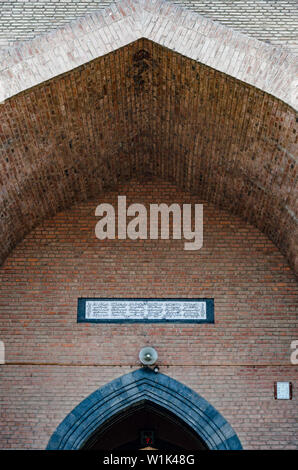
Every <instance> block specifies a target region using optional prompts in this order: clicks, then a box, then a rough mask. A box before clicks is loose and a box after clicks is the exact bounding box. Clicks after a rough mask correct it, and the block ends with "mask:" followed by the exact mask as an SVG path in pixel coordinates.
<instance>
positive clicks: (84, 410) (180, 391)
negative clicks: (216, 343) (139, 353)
mask: <svg viewBox="0 0 298 470" xmlns="http://www.w3.org/2000/svg"><path fill="white" fill-rule="evenodd" d="M144 400H147V401H150V402H152V403H155V404H157V405H159V406H161V407H163V408H165V409H166V410H168V411H171V412H172V413H173V414H174V415H176V416H177V417H179V418H180V419H181V420H182V421H183V422H185V423H186V424H188V425H189V426H190V427H191V429H193V430H194V431H195V432H196V433H197V434H198V435H199V436H200V437H201V438H202V439H203V440H204V442H205V443H206V445H207V446H208V448H209V449H213V450H216V449H218V450H240V449H242V446H241V443H240V441H239V438H238V437H237V435H236V433H235V431H234V430H233V429H232V427H231V426H230V424H229V423H228V422H227V421H226V420H225V418H224V417H223V416H222V415H221V414H220V413H219V412H218V411H217V410H216V409H215V408H213V406H211V405H210V404H209V403H208V402H207V401H206V400H205V399H204V398H202V397H201V396H200V395H198V394H197V393H196V392H194V391H193V390H191V389H190V388H188V387H186V386H185V385H183V384H182V383H180V382H177V381H176V380H174V379H172V378H171V377H168V376H166V375H164V374H160V373H158V374H155V373H154V372H153V371H151V370H149V369H139V370H136V371H134V372H132V373H129V374H126V375H124V376H122V377H120V378H118V379H115V380H113V381H112V382H110V383H109V384H107V385H105V386H104V387H102V388H100V389H98V390H96V391H95V392H94V393H92V394H91V395H90V396H89V397H87V398H86V399H85V400H84V401H82V402H81V403H80V404H79V405H78V406H77V407H76V408H74V410H72V411H71V412H70V413H69V414H68V416H67V417H66V418H65V419H64V420H63V421H62V423H61V424H60V425H59V426H58V427H57V429H56V431H55V432H54V433H53V435H52V436H51V438H50V440H49V443H48V446H47V449H48V450H62V449H63V450H76V449H80V448H81V447H82V446H83V445H84V443H85V442H86V441H87V440H88V439H89V438H90V437H91V436H92V434H94V432H96V430H98V428H99V427H100V426H101V425H103V424H104V423H105V421H106V420H108V419H109V418H111V417H112V416H113V415H115V414H117V413H120V412H121V410H125V409H126V408H128V407H129V406H131V405H133V404H136V403H138V402H139V401H144Z"/></svg>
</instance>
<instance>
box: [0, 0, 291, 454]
mask: <svg viewBox="0 0 298 470" xmlns="http://www.w3.org/2000/svg"><path fill="white" fill-rule="evenodd" d="M21 3H22V4H23V5H22V7H23V6H24V10H22V9H20V8H18V7H19V6H20V5H21ZM25 3H26V5H25ZM190 3H191V7H192V8H195V9H199V10H198V11H200V12H201V13H203V14H205V13H206V15H207V13H208V15H207V16H200V15H198V14H197V13H194V12H193V11H190V12H189V11H187V10H185V9H181V8H180V7H179V6H177V5H176V4H175V5H170V4H169V3H168V2H164V1H162V0H156V1H151V0H150V1H149V0H122V1H121V2H117V4H113V5H110V6H109V8H108V9H107V10H105V11H104V12H92V11H91V10H92V8H93V4H95V2H71V4H70V2H67V1H65V2H62V1H61V2H55V1H53V2H1V13H2V18H3V12H6V13H9V11H13V12H14V13H13V14H12V15H11V19H12V23H9V21H7V24H8V28H7V31H6V38H7V40H8V41H11V39H9V38H10V37H11V36H10V34H11V30H12V28H13V26H12V24H13V21H14V19H13V18H15V17H16V12H17V11H19V12H20V15H22V18H23V19H22V20H21V19H20V22H19V23H18V24H19V26H18V27H17V28H15V33H16V34H15V36H14V39H18V38H19V39H23V38H24V39H25V38H27V39H29V40H28V41H25V42H24V43H23V44H20V45H18V46H17V47H13V48H9V49H6V48H4V49H3V50H2V53H1V60H0V101H1V103H0V263H1V265H2V266H1V269H0V339H1V340H2V341H4V343H5V347H6V364H4V365H1V366H0V375H1V380H0V448H7V449H9V448H20V449H44V448H45V447H46V445H47V443H48V440H49V438H50V436H51V435H52V433H53V432H54V430H55V429H56V427H57V425H58V424H59V423H60V422H61V421H62V420H63V419H64V418H65V416H66V415H67V413H69V412H70V411H71V410H72V409H73V408H74V407H75V406H76V405H78V403H80V401H81V400H83V399H84V398H86V396H88V395H89V394H90V393H92V392H93V391H94V390H95V389H97V388H99V387H100V386H103V385H104V384H106V383H107V382H109V381H110V380H112V379H114V378H116V377H119V376H121V375H123V374H125V373H128V372H131V371H133V370H135V369H137V368H138V367H139V364H138V353H139V350H140V348H141V347H142V346H145V345H151V346H153V347H155V348H156V349H157V350H158V353H159V358H160V367H161V371H162V372H163V373H164V374H166V375H169V376H171V377H173V378H175V379H177V380H179V381H181V382H183V383H185V384H186V385H187V386H189V387H191V388H192V389H193V390H194V391H196V392H198V393H199V394H200V395H202V396H203V397H204V398H205V399H206V400H208V401H209V402H210V403H211V404H212V405H213V406H214V407H215V408H217V409H218V411H219V412H220V413H221V414H222V415H223V416H224V417H225V419H226V420H227V421H228V422H229V423H230V424H231V426H232V427H233V428H234V429H235V431H236V433H237V435H238V437H239V438H240V440H241V443H242V445H243V447H244V448H246V449H268V448H278V449H286V448H287V449H292V448H297V438H296V437H295V436H297V422H298V420H297V409H298V408H297V390H296V389H297V378H298V377H297V374H298V371H297V367H296V366H293V365H292V364H291V363H290V353H291V350H290V344H291V341H293V340H295V339H297V334H298V331H297V278H296V277H295V273H296V274H297V272H298V250H297V246H298V241H297V237H298V231H297V215H298V214H297V199H298V198H297V158H296V152H297V117H296V113H295V110H294V107H295V105H296V103H297V97H296V94H295V86H296V85H295V83H296V82H297V80H296V78H297V75H296V72H295V71H296V70H297V60H296V58H295V56H294V55H293V54H292V53H291V52H289V51H288V49H283V48H279V47H277V46H275V44H277V42H276V41H277V39H278V41H279V43H280V44H286V46H287V47H289V48H290V49H291V50H292V49H293V47H292V46H293V43H292V39H290V38H289V36H286V34H288V35H289V34H290V33H291V27H290V26H289V24H288V23H287V21H288V20H286V18H291V21H293V22H294V18H295V17H294V13H293V10H294V8H292V5H293V3H294V2H291V1H280V2H276V1H272V2H269V1H261V0H259V1H256V2H250V1H248V2H240V1H239V2H228V1H222V2H211V3H209V4H208V5H207V2H203V1H202V2H189V4H190ZM252 3H253V5H252ZM96 4H97V6H102V5H103V4H101V3H98V2H96ZM216 5H218V9H217V8H216ZM42 6H44V9H43V10H42V11H43V18H44V22H43V23H40V28H41V29H40V30H38V31H37V29H36V28H35V26H34V21H35V20H34V15H31V17H32V22H29V23H30V25H31V26H30V27H29V23H26V18H28V16H26V14H25V13H24V11H25V12H26V11H28V14H29V12H30V11H31V12H32V11H34V13H36V12H37V11H40V10H41V8H37V7H42ZM49 6H51V8H52V10H51V12H50V10H49ZM70 6H72V7H73V8H75V9H74V10H66V9H67V8H70ZM85 6H86V9H88V12H90V11H91V13H90V14H89V15H88V16H87V17H84V18H82V19H79V20H78V19H76V21H74V22H73V23H71V24H69V19H70V17H73V18H74V19H75V18H77V17H78V16H79V17H80V16H81V15H83V14H85V13H84V12H83V7H85ZM228 6H230V9H229V12H230V13H229V14H228V13H226V11H227V10H226V9H227V8H228ZM9 8H12V10H9ZM32 8H33V9H34V10H32ZM60 8H61V10H60ZM252 8H254V11H255V12H257V11H258V12H260V15H262V17H263V20H262V25H263V26H262V28H260V29H258V31H255V33H256V34H255V33H254V27H255V25H257V24H258V23H257V21H258V20H257V18H259V17H258V16H257V14H256V16H255V18H256V19H255V23H253V22H250V21H249V25H248V19H249V18H250V16H249V13H248V12H250V11H252ZM30 9H31V10H30ZM264 9H266V11H270V12H271V13H270V15H269V16H270V18H271V20H270V21H271V23H269V22H268V25H269V24H270V31H269V26H268V28H267V29H268V30H267V29H266V27H265V20H266V15H265V14H264V11H265V10H264ZM207 10H208V12H207ZM240 10H241V12H242V13H243V14H242V17H241V22H240V23H237V21H238V20H237V18H239V17H238V16H237V14H236V13H237V12H239V11H240ZM288 10H290V11H288ZM86 11H87V10H86ZM60 12H62V13H61V15H60ZM65 12H67V14H66V13H65ZM204 12H205V13H204ZM233 12H235V14H234V13H233ZM277 12H278V13H277ZM6 13H5V15H4V17H5V18H7V16H6ZM64 13H65V14H64ZM68 13H69V15H68ZM279 14H280V15H281V16H282V17H283V19H284V22H282V23H280V25H279V26H278V28H277V27H276V28H274V27H272V24H274V21H275V19H276V21H277V18H279V16H278V15H279ZM59 15H60V16H59ZM222 15H224V18H225V19H226V21H223V17H222ZM269 16H268V18H269ZM209 17H211V18H213V19H218V20H219V21H220V20H221V23H225V24H228V26H231V24H230V23H231V22H232V23H233V24H234V25H237V24H238V26H239V28H238V26H237V28H236V27H235V28H236V29H237V30H238V31H236V32H235V31H232V30H230V29H227V28H225V27H224V26H222V25H221V24H219V23H214V22H212V21H210V20H209V19H208V18H209ZM19 18H21V16H19ZM49 18H51V19H52V20H53V22H52V23H51V27H49ZM66 20H67V24H66V23H64V21H66ZM228 20H229V22H230V23H228ZM5 21H6V20H5ZM245 21H246V23H245ZM14 24H15V23H14ZM233 24H232V26H233ZM245 24H246V25H247V27H248V26H249V28H250V30H249V31H248V32H249V33H250V34H251V35H252V36H254V38H249V37H247V36H244V35H243V34H241V33H240V32H239V31H242V32H243V31H244V32H247V31H246V30H245ZM291 24H293V23H291ZM21 25H23V26H22V28H23V27H24V28H23V29H21ZM58 26H59V27H60V26H63V28H62V29H57V27H58ZM52 27H53V28H52ZM29 29H31V31H30V34H29V35H28V33H29ZM49 29H53V31H52V32H51V33H50V34H46V35H44V36H41V37H39V36H38V37H35V36H36V34H37V32H47V31H48V30H49ZM277 30H279V34H280V35H279V37H278V38H276V37H275V31H277ZM285 31H287V33H285ZM23 33H24V34H23ZM267 33H268V35H267ZM269 36H270V39H268V38H269ZM2 37H3V36H2ZM291 38H292V36H291ZM258 39H261V40H270V41H271V42H272V43H273V44H274V46H273V45H272V44H271V45H270V44H265V43H263V42H260V41H258ZM8 45H11V43H9V44H8ZM3 46H4V45H3ZM295 80H296V81H295ZM118 194H119V195H127V197H128V203H131V202H140V203H144V204H146V205H147V206H148V204H149V203H162V202H164V203H167V204H171V203H173V202H177V203H180V204H183V203H187V202H188V203H193V204H194V203H199V202H202V203H203V204H204V245H203V248H202V249H201V250H199V251H197V252H188V251H185V250H184V249H183V244H184V241H183V240H152V241H150V240H135V241H132V240H129V239H128V240H105V241H99V240H98V239H97V238H96V237H95V232H94V229H95V224H96V222H97V219H96V218H95V208H96V206H97V204H99V203H101V202H109V203H112V204H113V205H115V204H116V199H117V195H118ZM100 296H104V297H135V296H136V297H148V296H149V297H150V296H151V297H173V298H174V297H207V298H208V297H211V298H214V300H215V324H204V325H191V326H190V325H181V324H180V325H179V324H166V325H160V324H151V325H150V324H142V325H141V324H139V325H137V326H136V325H115V324H114V325H113V324H109V325H108V324H105V325H99V324H83V323H80V324H78V323H77V322H76V314H77V310H76V309H77V299H78V297H100ZM287 380H288V381H291V382H292V383H293V400H275V399H274V395H273V384H274V381H287ZM295 427H296V428H295Z"/></svg>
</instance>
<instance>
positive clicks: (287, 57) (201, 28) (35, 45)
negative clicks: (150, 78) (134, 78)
mask: <svg viewBox="0 0 298 470" xmlns="http://www.w3.org/2000/svg"><path fill="white" fill-rule="evenodd" d="M140 38H146V39H150V40H152V41H154V42H156V43H158V44H160V45H162V46H164V47H167V48H169V49H171V50H174V51H176V52H179V53H180V54H183V55H184V56H186V57H188V58H190V59H193V60H196V61H197V62H200V63H203V64H205V65H208V66H210V67H212V68H214V69H216V70H219V71H221V72H224V73H226V74H227V75H230V76H232V77H235V78H238V79H239V80H242V81H244V82H246V83H248V84H250V85H253V86H255V87H257V88H259V89H261V90H263V91H265V92H267V93H270V94H272V95H274V96H276V97H277V98H280V99H282V100H283V101H285V102H286V103H288V104H290V105H291V106H293V107H294V108H295V107H297V90H298V81H297V58H296V57H295V55H293V54H291V53H290V52H289V51H287V50H286V49H282V48H280V47H277V46H272V45H270V44H265V43H263V42H261V41H258V40H256V39H254V38H250V37H248V36H246V35H244V34H242V33H239V32H236V31H234V30H231V29H229V28H226V27H225V26H223V25H221V24H219V23H216V22H214V21H212V20H210V19H208V18H206V17H203V16H201V15H199V14H198V13H195V12H193V11H190V10H187V9H185V8H182V7H181V6H178V5H176V4H173V3H171V2H168V1H165V0H120V1H116V2H115V3H111V4H110V5H109V7H108V8H106V9H105V10H104V11H102V10H101V11H98V12H93V13H91V14H90V15H87V16H86V17H84V18H82V19H80V20H78V21H73V22H72V23H70V24H69V25H67V26H65V27H63V28H60V29H58V30H55V31H53V32H52V33H50V34H46V35H43V36H40V37H38V38H36V39H34V40H32V41H28V42H24V43H22V44H20V45H19V46H18V47H16V48H12V49H8V50H7V51H4V52H3V53H2V57H1V67H0V102H1V101H3V100H5V99H7V98H9V97H11V96H13V95H15V94H17V93H19V92H21V91H23V90H26V89H28V88H30V87H32V86H35V85H37V84H39V83H42V82H43V81H46V80H49V79H51V78H53V77H55V76H57V75H59V74H62V73H65V72H67V71H70V70H72V69H73V68H75V67H78V66H80V65H82V64H85V63H87V62H89V61H90V60H93V59H95V58H98V57H101V56H103V55H105V54H107V53H109V52H112V51H115V50H117V49H118V48H120V47H123V46H125V45H127V44H129V43H131V42H133V41H136V40H138V39H140Z"/></svg>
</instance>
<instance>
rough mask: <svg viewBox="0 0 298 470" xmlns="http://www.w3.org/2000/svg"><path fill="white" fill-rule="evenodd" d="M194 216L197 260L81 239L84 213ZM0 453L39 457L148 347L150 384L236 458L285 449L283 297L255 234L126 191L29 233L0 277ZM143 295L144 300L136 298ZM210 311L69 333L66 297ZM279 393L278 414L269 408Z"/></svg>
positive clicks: (179, 195) (293, 290)
mask: <svg viewBox="0 0 298 470" xmlns="http://www.w3.org/2000/svg"><path fill="white" fill-rule="evenodd" d="M118 194H121V195H126V196H127V204H128V205H129V204H131V203H133V202H139V203H143V204H145V206H146V207H147V208H148V205H149V204H150V203H161V202H164V203H166V204H171V203H173V202H176V203H178V204H182V203H190V204H194V203H199V202H201V203H203V204H204V246H203V248H202V249H201V250H198V251H196V252H188V251H185V250H184V249H183V247H184V241H183V240H171V239H170V240H135V241H133V240H129V239H128V240H104V241H100V240H98V239H97V238H96V237H95V232H94V229H95V223H96V221H97V218H96V217H95V207H96V206H97V205H98V204H99V203H102V202H108V203H111V204H112V205H113V206H114V207H116V204H117V195H118ZM0 273H1V274H0V276H1V277H0V298H1V303H0V311H1V315H0V318H1V323H0V325H1V330H0V337H1V338H2V340H4V342H5V344H6V361H7V363H6V365H4V366H1V368H0V374H1V381H0V384H1V385H0V387H1V392H0V404H1V407H0V409H1V426H0V447H1V448H27V449H29V448H45V447H46V445H47V442H48V440H49V438H50V436H51V434H52V433H53V432H54V430H55V428H56V427H57V425H58V424H59V423H60V422H61V421H62V420H63V419H64V417H65V416H66V414H67V413H69V412H70V411H71V410H72V408H74V407H75V406H76V405H77V404H78V403H80V401H81V400H82V399H84V398H86V396H88V395H89V394H90V393H92V392H93V391H94V390H95V389H97V388H98V387H100V386H103V385H104V384H105V383H107V382H109V381H110V380H112V379H114V378H116V377H119V376H121V375H122V374H125V373H127V372H130V371H132V370H135V369H137V368H138V367H139V363H138V352H139V350H140V348H141V347H143V346H145V345H151V346H153V347H155V348H156V349H157V351H158V353H159V364H160V368H161V372H163V373H164V374H166V375H170V376H171V377H173V378H175V379H176V380H179V381H181V382H183V383H184V384H186V385H187V386H189V387H191V388H193V389H194V390H195V391H196V392H198V393H199V394H200V395H202V396H203V397H204V398H205V399H206V400H208V401H209V402H210V403H211V404H212V405H213V406H214V407H215V408H217V409H218V411H219V412H220V413H221V414H222V415H223V416H224V417H225V419H226V420H227V421H228V422H229V423H230V424H231V426H232V427H233V428H234V430H235V431H236V433H237V435H238V437H239V438H240V440H241V443H242V445H243V447H244V448H254V449H260V448H263V449H265V448H267V449H268V448H295V447H297V441H296V440H295V439H296V438H295V435H296V430H295V426H296V425H297V396H296V394H297V392H296V389H297V379H298V376H297V373H298V370H297V366H293V365H291V363H290V342H291V341H292V340H293V339H295V336H297V317H296V312H297V310H296V309H297V293H298V292H297V283H296V279H295V276H294V274H293V273H292V271H291V270H290V269H289V267H288V265H287V263H286V262H285V260H284V258H283V256H282V255H281V254H280V252H279V251H278V250H277V248H276V247H275V246H274V245H273V244H272V242H271V241H269V240H268V238H267V237H266V236H265V235H263V234H262V233H261V232H260V231H259V230H258V229H256V228H254V227H253V226H251V225H249V224H248V223H246V222H244V221H242V220H241V219H239V218H238V217H237V216H232V215H231V214H229V213H228V212H226V211H223V210H219V209H218V208H216V207H215V206H214V205H213V204H210V203H209V204H207V203H206V202H205V201H204V200H202V199H200V198H198V197H196V196H194V195H190V194H189V193H187V192H183V191H181V190H179V188H177V186H176V185H174V184H173V183H170V182H169V183H167V182H164V181H161V180H154V181H148V180H146V179H143V180H140V179H138V180H132V181H131V182H130V183H127V184H122V185H119V186H118V187H117V189H115V190H113V191H110V192H107V191H105V192H104V193H99V194H98V196H97V197H96V198H94V199H93V200H90V201H88V202H83V203H80V204H77V205H75V206H74V207H73V208H72V209H69V210H67V211H64V212H61V213H59V214H58V215H56V216H55V217H54V218H53V219H51V220H47V221H46V222H44V223H42V224H41V225H40V226H39V227H38V228H36V229H35V230H33V231H32V232H31V233H30V234H29V235H28V236H27V237H26V238H25V240H24V241H23V242H21V243H20V244H19V245H18V247H17V248H16V249H15V250H14V252H13V253H12V254H11V255H10V256H9V257H8V258H7V259H6V261H5V263H4V265H3V266H2V268H1V271H0ZM149 286H150V289H149V290H148V288H149ZM148 295H150V296H152V297H173V298H174V297H207V298H208V297H211V298H214V301H215V324H204V325H181V324H180V325H179V324H178V325H177V324H166V325H160V324H138V325H119V324H116V325H115V324H106V325H104V324H88V323H76V315H77V298H78V297H96V296H98V297H100V296H103V297H134V296H136V297H147V296H148ZM276 380H281V381H282V380H290V381H292V382H293V390H294V396H293V400H291V401H278V400H275V399H274V390H273V383H274V381H276Z"/></svg>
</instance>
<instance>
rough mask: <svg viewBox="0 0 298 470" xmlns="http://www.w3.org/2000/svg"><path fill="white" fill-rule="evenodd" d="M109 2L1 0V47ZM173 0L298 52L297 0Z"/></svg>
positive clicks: (241, 30)
mask: <svg viewBox="0 0 298 470" xmlns="http://www.w3.org/2000/svg"><path fill="white" fill-rule="evenodd" d="M110 3H111V2H110V1H104V0H101V1H95V0H93V1H92V0H91V1H88V0H86V1H84V0H64V1H61V0H51V1H49V0H33V1H32V0H30V1H26V0H13V1H12V0H9V1H5V0H4V1H1V5H0V48H6V47H9V46H12V45H13V44H15V42H16V41H24V40H25V41H26V40H29V39H32V38H34V37H35V36H37V35H38V34H42V33H45V32H48V31H51V30H53V29H56V28H59V27H61V26H63V25H65V24H67V23H68V22H69V21H72V20H75V19H77V18H80V17H82V16H85V15H86V14H89V13H91V12H93V11H96V10H98V9H100V10H102V9H104V8H106V7H107V6H109V4H110ZM173 3H177V4H179V5H182V6H185V7H187V8H189V9H191V10H193V11H196V12H198V13H200V14H201V15H203V16H206V17H207V18H210V19H212V20H214V21H218V22H219V23H222V24H224V25H225V26H228V27H229V28H232V29H235V30H236V31H240V32H242V33H244V34H247V35H248V36H251V37H254V38H256V39H259V40H261V41H266V42H269V43H271V44H274V45H281V46H283V47H286V48H288V49H289V50H291V51H292V52H294V53H297V52H298V48H297V35H296V31H297V25H298V11H297V2H296V1H295V0H271V1H268V0H251V1H250V0H236V1H230V0H212V1H207V0H200V1H197V0H185V1H178V2H177V1H174V2H173Z"/></svg>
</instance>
